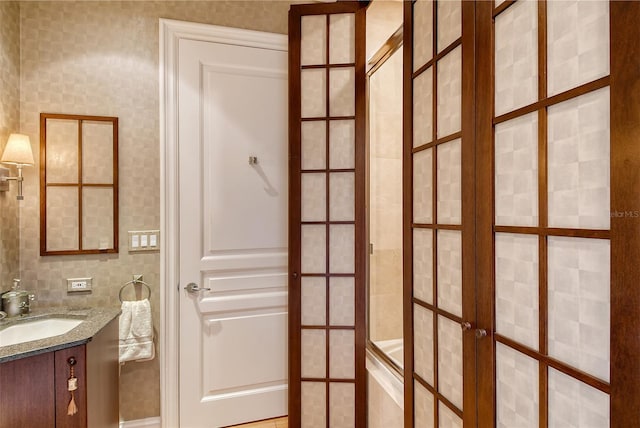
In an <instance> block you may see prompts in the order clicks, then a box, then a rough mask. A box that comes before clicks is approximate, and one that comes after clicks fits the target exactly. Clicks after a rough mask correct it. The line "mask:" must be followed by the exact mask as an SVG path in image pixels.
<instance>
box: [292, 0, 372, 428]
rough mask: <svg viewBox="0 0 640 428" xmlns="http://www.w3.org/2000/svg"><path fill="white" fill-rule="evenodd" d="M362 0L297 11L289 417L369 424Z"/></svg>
mask: <svg viewBox="0 0 640 428" xmlns="http://www.w3.org/2000/svg"><path fill="white" fill-rule="evenodd" d="M364 25H365V20H364V9H363V7H362V5H361V4H359V3H358V2H339V3H331V4H314V5H297V6H292V8H291V10H290V13H289V37H290V44H289V54H290V56H289V79H290V86H289V88H290V92H289V96H290V103H289V108H290V116H289V126H290V129H289V142H290V149H289V172H290V175H289V192H290V193H289V208H290V211H289V225H290V226H289V244H290V245H291V250H290V253H289V254H290V258H289V275H290V277H289V308H290V309H289V349H290V360H289V424H290V426H292V427H302V428H305V427H308V428H329V427H330V428H364V427H365V426H366V369H365V340H366V326H365V304H366V303H365V276H366V271H365V265H366V252H365V251H366V248H367V244H366V226H365V209H364V205H365V204H364V201H365V200H364V198H365V191H364V190H365V95H364V94H365V74H364V65H365V45H364V30H365V28H364Z"/></svg>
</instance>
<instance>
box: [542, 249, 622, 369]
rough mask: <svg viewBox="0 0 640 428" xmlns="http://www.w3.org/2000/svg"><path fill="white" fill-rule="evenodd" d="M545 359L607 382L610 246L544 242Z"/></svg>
mask: <svg viewBox="0 0 640 428" xmlns="http://www.w3.org/2000/svg"><path fill="white" fill-rule="evenodd" d="M548 245H549V249H548V253H549V263H548V271H549V293H548V300H549V355H550V356H552V357H554V358H556V359H558V360H560V361H563V362H565V363H567V364H570V365H572V366H574V367H576V368H578V369H580V370H582V371H584V372H587V373H589V374H592V375H594V376H597V377H599V378H600V379H602V380H605V381H607V382H608V381H609V337H610V331H609V330H610V316H609V314H610V266H611V264H610V243H609V241H608V240H605V239H586V238H564V237H549V244H548Z"/></svg>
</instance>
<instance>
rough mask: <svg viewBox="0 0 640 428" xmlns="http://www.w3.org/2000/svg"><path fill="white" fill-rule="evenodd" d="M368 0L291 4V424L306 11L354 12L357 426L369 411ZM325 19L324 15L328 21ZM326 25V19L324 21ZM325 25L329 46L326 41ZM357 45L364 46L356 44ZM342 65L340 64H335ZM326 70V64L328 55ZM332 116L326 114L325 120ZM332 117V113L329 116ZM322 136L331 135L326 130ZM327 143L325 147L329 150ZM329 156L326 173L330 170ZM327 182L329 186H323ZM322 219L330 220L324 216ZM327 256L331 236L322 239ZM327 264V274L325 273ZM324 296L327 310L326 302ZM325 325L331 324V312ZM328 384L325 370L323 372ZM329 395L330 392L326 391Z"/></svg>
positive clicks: (298, 323)
mask: <svg viewBox="0 0 640 428" xmlns="http://www.w3.org/2000/svg"><path fill="white" fill-rule="evenodd" d="M368 3H369V2H368V1H363V2H358V1H343V2H342V1H341V2H336V3H321V4H302V5H293V6H291V9H290V11H289V88H290V90H289V424H290V425H291V426H292V427H297V426H299V425H300V421H301V405H302V401H301V395H302V394H301V389H302V388H301V387H302V377H301V346H302V345H301V341H302V335H301V332H302V318H301V279H302V278H301V272H300V270H301V269H300V268H301V227H300V226H301V217H302V216H301V197H300V192H301V177H302V172H301V141H302V136H301V127H302V126H301V123H302V112H301V102H300V100H301V82H300V74H301V73H300V71H301V69H302V66H301V58H300V48H301V17H302V16H308V15H333V14H340V13H353V14H354V15H355V63H354V67H355V80H354V82H355V115H354V122H355V221H354V224H355V238H354V239H355V259H354V261H355V275H354V277H355V281H354V285H355V319H354V328H353V329H354V330H355V376H354V378H355V419H354V420H355V426H356V427H364V426H365V424H366V417H367V392H366V391H367V385H366V379H367V371H366V364H365V361H366V339H367V338H366V325H365V321H366V283H365V278H366V263H367V254H366V251H367V248H368V245H367V243H366V239H367V235H366V210H365V204H364V201H365V198H366V191H365V162H366V159H365V134H366V127H367V123H366V120H365V117H366V88H365V84H366V70H365V68H366V58H365V49H364V41H365V40H364V39H365V37H366V19H365V18H366V15H365V11H366V7H367V6H368ZM328 22H329V21H328V20H327V23H328ZM327 25H328V24H327ZM328 30H329V28H328V27H327V34H326V37H327V46H328V43H329V31H328ZM358 46H362V48H359V47H358ZM339 66H340V65H339ZM323 67H325V68H326V69H327V70H329V69H330V68H332V67H335V65H333V66H332V65H330V64H329V61H328V59H327V62H326V65H324V66H323ZM325 96H326V100H327V106H328V105H329V103H328V100H329V84H328V80H327V85H326V94H325ZM329 119H330V117H329V116H327V117H326V118H325V120H326V122H327V126H328V123H329ZM333 119H336V118H333ZM326 138H327V139H328V138H329V134H328V132H327V136H326ZM328 147H329V146H328V144H327V150H328ZM328 163H329V158H328V157H327V165H326V171H327V177H328V176H329V173H328V171H329V164H328ZM328 188H329V187H328V186H327V189H328ZM324 223H326V224H329V217H327V219H326V222H324ZM326 245H327V248H326V254H327V260H329V240H328V239H327V242H326ZM329 275H330V274H329V272H328V270H327V273H326V276H329ZM328 302H329V299H327V310H328V305H329V303H328ZM326 329H327V330H329V329H330V321H329V318H327V319H326ZM328 346H329V341H328V340H327V348H326V349H327V355H326V358H327V363H328V361H329V352H328V351H329V348H328ZM326 376H327V377H326V379H327V381H326V382H327V388H328V385H329V381H328V380H329V373H328V372H327V373H326ZM327 398H328V395H327ZM325 406H326V408H327V424H328V423H329V407H330V404H329V401H328V399H327V401H326V404H325Z"/></svg>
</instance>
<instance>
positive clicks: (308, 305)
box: [300, 277, 327, 325]
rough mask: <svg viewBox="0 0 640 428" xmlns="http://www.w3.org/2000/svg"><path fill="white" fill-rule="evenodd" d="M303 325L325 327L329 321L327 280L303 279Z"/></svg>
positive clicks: (301, 290)
mask: <svg viewBox="0 0 640 428" xmlns="http://www.w3.org/2000/svg"><path fill="white" fill-rule="evenodd" d="M300 293H301V301H302V303H301V305H302V307H301V310H300V312H301V316H302V325H325V324H326V319H327V310H326V307H327V300H326V299H327V280H326V279H325V278H316V277H303V278H302V279H301V285H300Z"/></svg>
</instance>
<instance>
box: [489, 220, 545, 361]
mask: <svg viewBox="0 0 640 428" xmlns="http://www.w3.org/2000/svg"><path fill="white" fill-rule="evenodd" d="M495 248H496V250H495V251H496V274H495V275H496V292H495V293H496V331H497V332H498V333H499V334H501V335H503V336H506V337H508V338H510V339H513V340H515V341H517V342H519V343H522V344H523V345H526V346H528V347H530V348H533V349H536V350H537V349H538V344H539V337H538V323H539V319H538V313H539V312H538V294H539V290H538V272H539V271H538V236H537V235H520V234H510V233H496V240H495Z"/></svg>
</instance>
